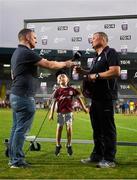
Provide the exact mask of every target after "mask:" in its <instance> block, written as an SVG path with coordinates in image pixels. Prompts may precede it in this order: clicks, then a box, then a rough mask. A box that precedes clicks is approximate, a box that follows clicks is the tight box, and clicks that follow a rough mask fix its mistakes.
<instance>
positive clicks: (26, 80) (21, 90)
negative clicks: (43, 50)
mask: <svg viewBox="0 0 137 180" xmlns="http://www.w3.org/2000/svg"><path fill="white" fill-rule="evenodd" d="M41 59H42V57H41V56H39V55H38V54H37V53H35V52H34V51H33V50H31V49H29V48H28V47H27V46H24V45H18V48H17V49H16V50H15V51H14V53H13V55H12V58H11V70H12V73H13V81H12V87H11V93H12V94H15V95H18V96H34V94H35V84H36V83H35V80H36V77H37V66H36V65H35V63H37V62H38V61H40V60H41Z"/></svg>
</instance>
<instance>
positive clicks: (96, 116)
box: [76, 32, 120, 168]
mask: <svg viewBox="0 0 137 180" xmlns="http://www.w3.org/2000/svg"><path fill="white" fill-rule="evenodd" d="M91 44H92V47H93V49H95V51H96V56H95V58H94V60H93V64H92V67H91V69H90V71H89V72H87V71H85V70H84V69H82V68H80V67H77V68H76V70H77V72H79V73H80V74H83V75H86V76H87V80H88V82H90V83H91V84H92V86H91V88H92V92H91V107H90V119H91V124H92V128H93V139H94V149H93V151H92V153H91V155H90V158H88V159H82V160H81V162H83V163H90V162H97V167H100V168H102V167H103V168H105V167H106V168H107V167H115V154H116V127H115V123H114V110H113V106H114V100H116V99H117V77H118V76H119V75H120V65H119V64H120V63H119V56H118V53H117V52H116V51H115V49H112V48H109V46H108V45H107V44H108V36H107V35H106V34H105V33H104V32H96V33H94V35H93V38H92V40H91Z"/></svg>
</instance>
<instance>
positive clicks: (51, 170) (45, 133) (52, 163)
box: [0, 109, 137, 179]
mask: <svg viewBox="0 0 137 180" xmlns="http://www.w3.org/2000/svg"><path fill="white" fill-rule="evenodd" d="M45 116H46V111H44V110H39V111H38V110H37V112H36V115H35V120H34V123H33V126H32V129H31V132H30V134H29V135H36V134H37V132H38V130H39V128H40V125H41V123H42V121H43V119H44V117H45ZM115 119H116V126H117V136H118V141H129V142H136V141H137V116H125V115H120V114H119V115H116V116H115ZM11 125H12V113H11V110H1V109H0V178H1V179H96V178H97V179H136V178H137V147H130V146H117V155H116V159H117V162H118V164H117V166H116V168H113V169H98V168H96V167H95V165H84V164H81V162H80V159H81V158H86V157H88V156H89V154H90V152H91V150H92V148H93V145H92V144H73V150H74V155H73V156H72V157H68V156H67V154H66V148H65V144H62V145H63V148H62V151H61V154H60V156H59V157H56V156H55V155H54V148H55V144H54V143H47V142H45V143H44V142H42V143H41V147H42V149H41V151H39V152H34V151H33V152H32V151H31V152H30V151H29V152H28V153H27V155H26V160H27V161H29V162H31V163H32V167H31V168H28V169H10V168H9V167H8V165H7V163H8V158H6V157H5V155H4V150H5V147H4V144H3V141H4V139H5V138H8V137H9V134H10V128H11ZM55 131H56V118H55V120H54V121H50V122H49V121H48V120H46V121H45V123H44V126H43V128H42V130H41V132H40V134H39V137H51V138H55ZM62 138H66V131H65V128H64V130H63V136H62ZM73 139H88V140H90V139H92V129H91V127H90V120H89V116H88V114H85V113H83V112H82V113H81V112H80V113H75V114H74V121H73ZM28 147H29V143H28V142H26V143H25V147H24V150H25V151H26V150H27V149H28Z"/></svg>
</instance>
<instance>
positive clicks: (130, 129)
mask: <svg viewBox="0 0 137 180" xmlns="http://www.w3.org/2000/svg"><path fill="white" fill-rule="evenodd" d="M116 127H118V128H121V129H126V130H129V131H134V132H137V130H136V129H132V128H127V127H122V126H116Z"/></svg>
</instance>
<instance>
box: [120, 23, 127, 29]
mask: <svg viewBox="0 0 137 180" xmlns="http://www.w3.org/2000/svg"><path fill="white" fill-rule="evenodd" d="M121 29H122V30H123V31H127V30H128V23H127V22H123V23H122V24H121Z"/></svg>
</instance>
